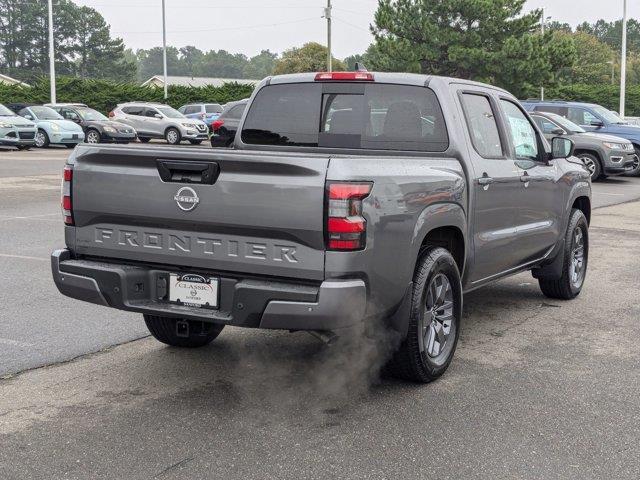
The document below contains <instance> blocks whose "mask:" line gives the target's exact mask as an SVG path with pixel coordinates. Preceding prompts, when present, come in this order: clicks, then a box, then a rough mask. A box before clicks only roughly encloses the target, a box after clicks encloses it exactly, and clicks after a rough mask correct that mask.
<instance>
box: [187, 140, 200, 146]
mask: <svg viewBox="0 0 640 480" xmlns="http://www.w3.org/2000/svg"><path fill="white" fill-rule="evenodd" d="M189 143H190V144H191V145H200V144H201V143H202V140H189Z"/></svg>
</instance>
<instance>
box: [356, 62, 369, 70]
mask: <svg viewBox="0 0 640 480" xmlns="http://www.w3.org/2000/svg"><path fill="white" fill-rule="evenodd" d="M354 68H355V71H356V72H368V71H369V70H367V67H365V66H364V63H362V62H356V64H355V66H354Z"/></svg>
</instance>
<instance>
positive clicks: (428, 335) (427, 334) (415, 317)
mask: <svg viewBox="0 0 640 480" xmlns="http://www.w3.org/2000/svg"><path fill="white" fill-rule="evenodd" d="M443 278H445V279H446V280H447V282H448V286H449V287H450V290H448V291H449V293H450V295H449V294H447V293H446V292H445V295H443V298H444V299H445V300H446V301H444V303H443V305H447V304H449V303H450V306H448V307H446V308H445V307H444V306H443V308H442V309H436V307H437V305H438V304H436V305H435V306H433V308H430V307H429V305H430V299H433V293H430V290H431V292H433V291H434V290H432V289H433V288H434V286H435V288H436V290H435V291H436V292H441V291H442V290H438V288H437V287H438V282H440V285H441V288H442V289H444V288H445V285H444V284H443V280H442V279H443ZM438 296H439V295H438ZM431 303H433V302H431ZM438 312H442V313H441V314H439V313H438ZM438 317H440V318H443V319H444V318H447V319H449V321H450V323H449V333H448V334H446V335H447V336H446V339H445V342H444V346H442V344H441V343H438V342H437V341H430V340H432V339H433V340H435V338H438V339H440V337H439V336H438V335H439V334H438V333H436V331H435V330H433V329H432V325H436V322H439V321H437V320H436V319H437V318H438ZM461 317H462V285H461V283H460V272H459V271H458V266H457V265H456V262H455V260H454V259H453V257H452V256H451V253H449V252H448V251H447V250H445V249H444V248H440V247H433V248H430V249H428V250H426V251H425V252H424V253H423V254H422V255H421V257H420V259H419V260H418V264H417V266H416V270H415V274H414V278H413V295H412V300H411V313H410V318H409V329H408V332H407V336H406V338H405V339H404V340H403V341H402V343H401V345H400V348H399V349H398V350H397V351H396V352H395V354H394V355H393V357H392V358H391V360H390V361H389V363H388V364H387V365H386V367H385V373H387V374H390V375H392V376H394V377H397V378H401V379H403V380H408V381H411V382H420V383H428V382H431V381H433V380H435V379H437V378H438V377H440V375H442V374H443V373H444V372H445V370H446V369H447V367H449V364H450V363H451V360H452V359H453V354H454V353H455V350H456V345H457V343H458V338H459V336H460V319H461ZM427 322H428V323H429V324H428V325H427ZM439 325H440V326H441V327H442V326H444V323H439ZM433 328H435V327H433ZM443 332H445V329H441V330H440V333H443ZM436 343H437V345H438V352H435V351H433V350H431V351H429V350H430V348H435V344H436ZM432 345H433V347H432ZM434 354H435V355H434Z"/></svg>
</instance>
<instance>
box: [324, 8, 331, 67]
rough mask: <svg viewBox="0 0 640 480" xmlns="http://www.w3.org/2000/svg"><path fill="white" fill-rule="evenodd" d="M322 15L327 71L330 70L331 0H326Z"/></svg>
mask: <svg viewBox="0 0 640 480" xmlns="http://www.w3.org/2000/svg"><path fill="white" fill-rule="evenodd" d="M324 17H325V18H326V19H327V72H330V71H331V0H327V8H325V9H324Z"/></svg>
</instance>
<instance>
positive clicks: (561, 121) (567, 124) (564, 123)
mask: <svg viewBox="0 0 640 480" xmlns="http://www.w3.org/2000/svg"><path fill="white" fill-rule="evenodd" d="M547 116H548V117H549V118H550V119H551V120H553V121H554V122H555V123H557V124H558V125H560V126H561V127H562V128H564V129H565V130H567V131H568V132H572V133H584V132H586V130H585V129H584V128H582V127H581V126H580V125H576V124H575V123H573V122H572V121H571V120H567V119H566V118H564V117H562V116H560V115H557V114H555V113H547Z"/></svg>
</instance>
